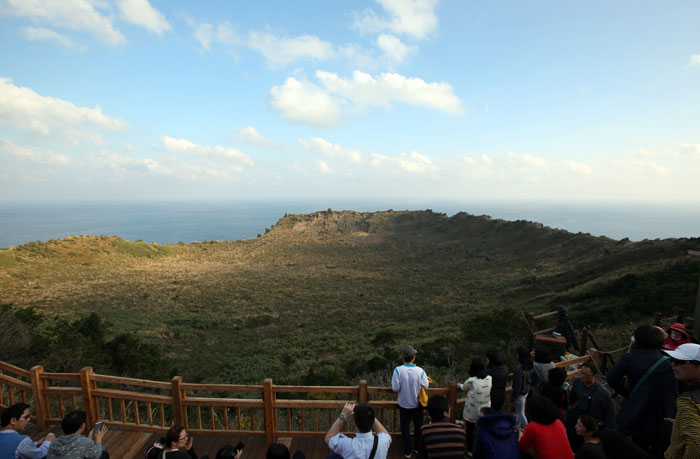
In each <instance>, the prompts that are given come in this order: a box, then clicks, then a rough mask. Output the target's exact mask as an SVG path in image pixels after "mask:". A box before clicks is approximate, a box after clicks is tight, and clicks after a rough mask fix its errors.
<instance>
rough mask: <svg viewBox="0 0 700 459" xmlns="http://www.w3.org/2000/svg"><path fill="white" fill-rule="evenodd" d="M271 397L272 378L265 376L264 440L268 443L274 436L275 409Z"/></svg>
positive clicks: (270, 442)
mask: <svg viewBox="0 0 700 459" xmlns="http://www.w3.org/2000/svg"><path fill="white" fill-rule="evenodd" d="M273 397H274V393H273V391H272V379H270V378H267V379H265V385H264V386H263V404H264V406H265V440H266V441H267V444H268V445H271V444H272V441H273V439H274V438H275V419H274V414H275V409H274V406H273V403H274V400H273Z"/></svg>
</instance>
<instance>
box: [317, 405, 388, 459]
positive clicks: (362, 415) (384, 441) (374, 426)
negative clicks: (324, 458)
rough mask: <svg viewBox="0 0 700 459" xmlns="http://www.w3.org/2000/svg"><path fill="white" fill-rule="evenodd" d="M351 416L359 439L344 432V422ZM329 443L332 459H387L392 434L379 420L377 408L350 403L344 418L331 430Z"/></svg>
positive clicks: (327, 440) (329, 430)
mask: <svg viewBox="0 0 700 459" xmlns="http://www.w3.org/2000/svg"><path fill="white" fill-rule="evenodd" d="M351 417H352V418H353V421H354V423H355V430H356V431H357V432H356V434H355V438H350V437H347V436H345V434H343V433H342V432H341V430H342V429H343V423H344V422H345V421H346V420H349V419H350V418H351ZM373 431H374V433H375V434H374V435H373V434H372V432H373ZM325 442H326V444H327V445H328V447H329V448H330V449H331V450H333V454H331V455H329V456H328V459H386V455H387V453H388V452H389V446H390V445H391V435H389V432H388V431H387V430H386V429H385V428H384V426H383V425H382V423H381V422H379V420H378V419H377V418H375V416H374V409H373V408H372V407H371V406H370V405H369V404H368V403H360V404H358V405H354V404H352V403H346V404H345V406H344V407H343V411H342V412H341V413H340V416H338V418H337V419H336V420H335V421H334V422H333V424H332V425H331V428H330V429H328V433H327V434H326V438H325Z"/></svg>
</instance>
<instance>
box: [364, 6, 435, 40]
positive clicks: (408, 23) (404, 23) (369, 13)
mask: <svg viewBox="0 0 700 459" xmlns="http://www.w3.org/2000/svg"><path fill="white" fill-rule="evenodd" d="M377 3H379V4H380V5H381V6H382V8H384V10H385V11H386V13H388V17H386V16H385V17H381V16H379V15H378V14H377V13H376V12H375V11H374V10H372V9H371V8H368V9H366V10H365V11H363V12H362V14H356V15H355V21H354V24H353V26H354V27H355V28H357V29H358V30H360V32H362V33H376V32H382V31H385V30H390V31H392V32H394V33H398V34H406V35H410V36H412V37H414V38H417V39H423V38H425V37H427V36H428V34H430V32H432V31H433V30H434V29H435V28H436V27H437V24H438V19H437V16H436V15H435V6H436V5H437V3H438V2H437V0H377Z"/></svg>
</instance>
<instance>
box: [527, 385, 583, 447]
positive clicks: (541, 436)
mask: <svg viewBox="0 0 700 459" xmlns="http://www.w3.org/2000/svg"><path fill="white" fill-rule="evenodd" d="M527 415H528V417H529V418H530V422H529V423H528V425H526V426H525V430H524V431H523V436H522V437H520V440H518V447H519V448H520V451H521V452H523V453H530V451H534V452H535V454H536V455H537V459H574V453H573V452H572V451H571V447H570V446H569V439H568V437H567V436H566V427H564V424H562V422H561V421H560V420H559V411H558V410H557V406H556V405H555V404H554V403H552V401H551V400H549V399H548V398H546V397H543V396H541V395H539V394H533V395H532V396H531V397H529V398H528V401H527Z"/></svg>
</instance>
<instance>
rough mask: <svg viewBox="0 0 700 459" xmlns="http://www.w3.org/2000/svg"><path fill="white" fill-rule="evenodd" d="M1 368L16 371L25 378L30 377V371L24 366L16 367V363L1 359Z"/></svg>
mask: <svg viewBox="0 0 700 459" xmlns="http://www.w3.org/2000/svg"><path fill="white" fill-rule="evenodd" d="M0 370H3V371H9V372H10V373H14V374H16V375H18V376H21V377H23V378H25V379H29V371H27V370H25V369H24V368H20V367H16V366H14V365H11V364H9V363H6V362H3V361H0Z"/></svg>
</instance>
